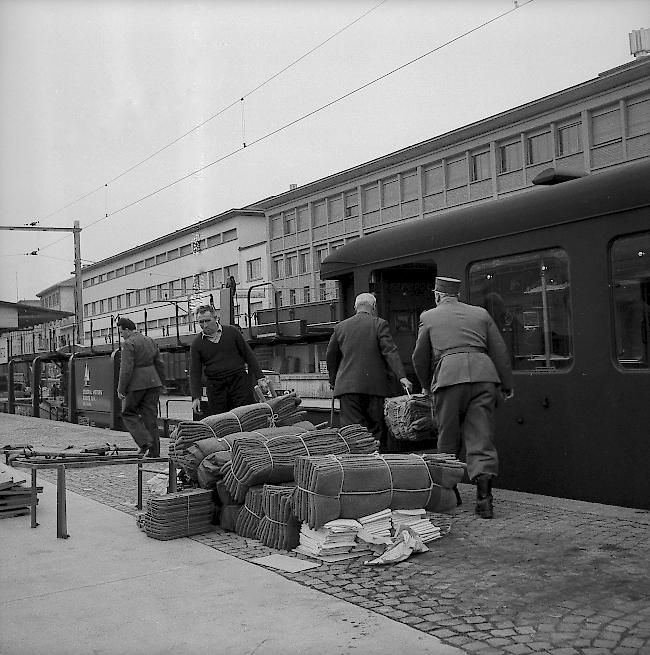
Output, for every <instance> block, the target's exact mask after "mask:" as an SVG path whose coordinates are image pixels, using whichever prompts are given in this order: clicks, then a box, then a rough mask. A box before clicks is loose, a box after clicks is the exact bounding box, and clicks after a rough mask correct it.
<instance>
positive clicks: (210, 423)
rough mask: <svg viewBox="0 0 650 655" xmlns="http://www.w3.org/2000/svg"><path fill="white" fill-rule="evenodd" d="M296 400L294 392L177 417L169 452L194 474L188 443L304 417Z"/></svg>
mask: <svg viewBox="0 0 650 655" xmlns="http://www.w3.org/2000/svg"><path fill="white" fill-rule="evenodd" d="M300 403H301V400H300V398H299V397H298V396H297V395H296V394H295V392H294V393H289V394H285V395H282V396H277V397H275V398H269V399H268V400H266V401H265V402H263V403H253V404H251V405H242V406H241V407H235V408H234V409H232V410H231V411H229V412H223V413H222V414H214V415H212V416H207V417H206V418H204V419H201V420H200V421H180V422H179V423H178V425H177V426H176V427H175V428H174V430H173V431H172V433H171V434H170V435H169V439H170V443H169V456H170V457H171V458H172V459H173V460H174V462H175V463H176V464H177V465H178V466H181V467H183V468H184V469H185V468H186V467H188V468H189V469H190V471H192V469H193V472H194V474H195V473H196V467H197V466H198V463H196V464H195V465H194V462H195V459H196V456H194V457H190V455H189V448H190V446H191V445H192V444H194V443H196V442H197V441H202V440H204V439H209V438H210V437H214V438H215V439H220V438H224V437H227V436H228V435H232V434H235V433H237V432H247V431H249V430H259V429H260V428H266V427H275V426H286V425H293V424H294V423H298V422H299V421H304V420H305V419H306V415H307V414H306V412H304V411H299V410H298V406H299V405H300ZM199 463H200V462H199ZM188 475H190V472H188ZM190 477H191V475H190ZM193 479H196V477H194V478H193Z"/></svg>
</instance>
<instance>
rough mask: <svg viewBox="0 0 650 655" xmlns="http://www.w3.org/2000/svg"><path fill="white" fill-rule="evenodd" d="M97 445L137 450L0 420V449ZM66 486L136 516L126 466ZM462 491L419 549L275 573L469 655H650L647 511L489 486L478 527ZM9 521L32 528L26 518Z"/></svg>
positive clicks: (254, 547) (234, 546) (42, 475)
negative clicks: (445, 530) (490, 513)
mask: <svg viewBox="0 0 650 655" xmlns="http://www.w3.org/2000/svg"><path fill="white" fill-rule="evenodd" d="M105 442H108V443H111V444H113V443H116V444H118V445H130V446H132V445H133V442H132V440H131V438H130V436H129V435H128V434H126V433H120V432H113V431H109V430H101V429H97V428H88V427H83V426H76V425H69V424H66V423H54V422H49V421H43V420H39V419H33V418H29V417H22V416H13V415H6V414H0V446H3V445H8V444H15V443H30V444H31V445H34V446H38V445H44V446H66V445H86V444H96V443H105ZM166 445H167V444H166V442H165V441H164V440H163V454H164V452H165V450H166ZM152 467H153V466H152ZM38 475H39V480H41V479H44V480H50V481H54V480H55V477H56V474H55V473H54V472H50V471H42V472H39V474H38ZM620 483H621V484H624V483H625V480H624V477H623V476H621V480H620ZM67 488H68V489H69V490H70V491H74V492H76V493H78V494H81V495H83V496H86V497H88V498H92V499H94V500H96V501H99V502H100V503H102V504H105V505H109V506H111V507H114V508H116V509H119V510H121V511H122V512H126V513H128V514H135V513H136V509H135V501H136V492H137V487H136V475H135V470H134V467H121V466H115V467H106V468H101V469H77V470H69V471H68V472H67ZM460 489H461V495H462V496H463V501H464V502H463V505H462V506H461V507H459V508H458V509H457V510H456V511H455V512H454V513H453V514H451V515H449V519H448V520H449V522H450V524H451V531H450V532H449V534H448V535H446V536H445V537H443V538H442V539H440V540H438V541H436V542H434V543H432V544H431V545H430V551H429V552H427V553H422V554H418V555H414V556H412V557H411V558H409V559H408V560H406V561H405V562H402V563H399V564H396V565H391V566H383V567H370V566H365V565H364V564H363V561H362V560H348V561H346V562H343V563H337V564H323V565H321V566H320V567H318V568H315V569H311V570H308V571H303V572H300V573H284V572H282V573H281V575H282V576H283V577H285V578H286V579H287V580H289V581H292V582H294V583H297V584H299V585H302V586H304V587H309V588H311V589H313V590H316V591H319V592H323V593H325V594H328V595H330V596H333V597H336V598H338V599H343V600H345V601H347V602H348V603H351V604H353V605H355V606H357V607H360V608H364V609H366V610H371V611H372V612H374V613H377V614H381V615H384V616H385V617H388V618H389V619H392V620H394V621H397V622H399V623H401V624H405V625H407V626H410V627H411V628H413V629H415V630H418V631H421V632H423V633H427V634H429V635H432V636H435V637H437V638H438V639H439V640H440V641H441V642H442V643H443V644H445V645H448V646H454V647H457V648H459V649H460V651H462V652H465V653H481V654H482V655H489V654H513V655H518V654H523V653H553V654H554V655H569V654H574V653H575V654H582V655H604V654H606V653H614V654H616V655H623V654H630V655H632V654H648V655H650V512H648V511H645V510H635V509H630V508H622V507H613V506H608V505H599V504H594V503H585V502H578V501H571V500H566V499H558V498H551V497H548V496H538V495H533V494H526V493H518V492H512V491H507V490H500V489H495V491H494V494H495V518H494V519H493V520H482V519H479V518H477V517H476V516H475V515H474V513H473V495H474V488H473V487H471V486H469V485H460ZM145 497H146V495H145ZM10 520H11V521H23V522H24V523H25V529H28V526H29V517H19V518H16V519H10ZM0 527H1V526H0ZM134 529H135V528H134ZM46 538H47V539H53V538H55V537H54V535H53V534H48V535H44V536H43V539H46ZM71 538H74V534H72V536H71ZM190 539H192V540H193V541H194V542H197V543H200V544H203V545H205V546H208V547H210V548H214V549H217V550H218V551H220V552H222V553H227V554H229V555H232V556H234V557H236V558H238V559H239V560H244V561H250V560H252V559H254V558H257V557H260V556H264V555H268V554H272V553H277V552H279V551H274V550H273V549H270V548H268V547H266V546H264V545H262V544H261V543H260V542H257V541H255V540H251V539H245V538H242V537H239V536H238V535H235V534H232V533H227V532H223V531H221V530H220V529H215V531H214V532H210V533H206V534H203V535H198V536H195V537H191V538H190ZM291 556H295V555H293V554H292V555H291ZM297 557H299V558H301V557H302V556H297ZM303 559H304V558H303ZM342 620H345V618H343V619H342ZM0 652H2V650H1V648H0ZM259 652H260V653H262V652H264V651H263V650H260V651H259Z"/></svg>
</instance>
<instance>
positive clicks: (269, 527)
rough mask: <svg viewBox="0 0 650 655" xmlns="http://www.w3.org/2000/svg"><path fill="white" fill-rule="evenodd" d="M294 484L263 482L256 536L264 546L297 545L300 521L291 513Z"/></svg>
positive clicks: (283, 548) (287, 546)
mask: <svg viewBox="0 0 650 655" xmlns="http://www.w3.org/2000/svg"><path fill="white" fill-rule="evenodd" d="M295 490H296V487H295V485H272V484H265V485H264V488H263V490H262V518H261V520H260V523H259V527H258V529H257V538H258V539H259V540H260V541H261V542H262V543H263V544H264V545H266V546H270V547H271V548H278V549H280V550H292V549H293V548H295V547H296V546H297V545H298V541H299V534H300V523H299V522H298V519H297V518H296V517H295V516H294V515H293V494H294V492H295Z"/></svg>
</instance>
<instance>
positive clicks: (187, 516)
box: [144, 489, 214, 540]
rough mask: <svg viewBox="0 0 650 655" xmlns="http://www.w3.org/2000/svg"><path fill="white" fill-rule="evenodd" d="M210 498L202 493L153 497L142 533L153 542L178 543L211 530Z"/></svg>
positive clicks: (212, 509)
mask: <svg viewBox="0 0 650 655" xmlns="http://www.w3.org/2000/svg"><path fill="white" fill-rule="evenodd" d="M213 514H214V504H213V502H212V494H211V492H209V491H204V490H202V489H192V490H189V491H179V492H176V493H171V494H165V495H164V496H152V497H151V498H149V500H148V501H147V511H146V514H145V516H144V531H145V533H146V534H147V536H148V537H153V538H154V539H161V540H167V539H177V538H178V537H187V536H190V535H193V534H200V533H202V532H209V531H210V530H212V529H213V526H212V517H213Z"/></svg>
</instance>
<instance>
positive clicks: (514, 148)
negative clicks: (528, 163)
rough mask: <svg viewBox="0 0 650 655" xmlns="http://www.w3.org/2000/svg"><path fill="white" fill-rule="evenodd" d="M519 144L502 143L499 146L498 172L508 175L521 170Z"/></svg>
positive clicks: (517, 142)
mask: <svg viewBox="0 0 650 655" xmlns="http://www.w3.org/2000/svg"><path fill="white" fill-rule="evenodd" d="M522 165H523V164H522V157H521V142H520V141H515V142H514V143H504V144H503V145H502V146H499V172H500V173H510V172H511V171H519V170H521V168H522Z"/></svg>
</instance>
